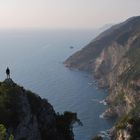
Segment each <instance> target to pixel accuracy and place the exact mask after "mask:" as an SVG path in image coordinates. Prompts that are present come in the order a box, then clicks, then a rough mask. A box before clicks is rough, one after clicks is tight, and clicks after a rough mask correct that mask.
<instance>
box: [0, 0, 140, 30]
mask: <svg viewBox="0 0 140 140" xmlns="http://www.w3.org/2000/svg"><path fill="white" fill-rule="evenodd" d="M137 15H140V0H0V28H2V29H5V28H6V29H9V28H46V29H57V28H58V29H91V28H92V29H94V28H99V27H101V26H103V25H105V24H115V23H119V22H121V21H123V20H125V19H127V18H129V17H132V16H137Z"/></svg>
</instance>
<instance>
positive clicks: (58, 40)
mask: <svg viewBox="0 0 140 140" xmlns="http://www.w3.org/2000/svg"><path fill="white" fill-rule="evenodd" d="M96 34H97V32H95V31H91V30H90V31H88V30H83V31H82V30H77V31H68V30H44V31H43V30H40V31H39V30H30V31H17V30H15V31H14V30H9V31H8V30H7V31H6V30H5V31H4V30H1V31H0V80H4V78H5V69H6V67H7V66H9V67H10V69H11V73H12V74H11V76H12V78H13V80H14V81H15V82H17V83H18V84H20V85H22V86H24V87H25V88H26V89H30V90H32V91H33V92H35V93H38V94H39V95H40V96H41V97H43V98H47V99H48V101H49V102H50V103H51V104H52V105H53V106H54V108H55V110H56V112H64V111H66V110H68V111H73V112H77V114H78V117H79V118H80V120H81V121H82V122H83V126H82V127H80V126H77V125H75V127H74V134H75V140H90V139H91V138H92V137H93V136H95V135H96V134H97V133H98V132H100V131H104V130H106V129H109V128H110V127H111V126H112V124H113V121H111V120H105V119H101V118H100V117H99V116H100V115H101V114H102V112H103V111H104V110H105V108H106V106H104V105H103V104H101V103H99V101H101V100H103V99H104V98H105V97H106V96H107V93H105V92H104V91H103V90H100V89H98V88H97V87H96V85H95V83H94V82H93V81H94V79H93V77H92V75H90V74H88V73H85V72H81V71H76V70H69V69H67V68H65V67H64V65H63V61H64V60H65V59H66V58H67V57H68V56H70V55H71V54H73V53H74V52H76V51H77V50H79V49H80V48H82V47H83V46H85V45H86V44H87V43H89V41H91V40H92V39H93V38H94V37H95V35H96ZM70 46H73V47H74V48H73V49H70Z"/></svg>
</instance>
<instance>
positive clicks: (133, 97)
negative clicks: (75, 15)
mask: <svg viewBox="0 0 140 140" xmlns="http://www.w3.org/2000/svg"><path fill="white" fill-rule="evenodd" d="M65 65H66V66H67V67H71V68H76V69H79V70H86V71H90V72H92V73H93V74H94V77H95V78H96V80H97V81H98V84H99V87H103V88H104V87H107V88H108V89H109V96H108V97H107V99H106V101H107V103H108V107H109V108H108V109H107V110H106V111H105V112H104V114H103V115H104V117H116V116H118V117H119V118H120V121H118V122H117V124H116V125H115V126H114V128H113V129H112V131H111V135H112V139H113V140H136V139H140V130H139V128H140V106H139V105H140V104H139V102H140V16H136V17H132V18H129V19H128V20H126V21H124V22H122V23H120V24H117V25H114V26H112V27H111V28H110V29H108V30H106V31H104V32H103V33H101V34H100V35H99V36H97V37H96V38H95V39H94V40H93V41H91V42H90V43H89V44H88V45H87V46H85V47H84V48H83V49H82V50H80V51H78V52H76V53H75V54H73V55H72V56H70V57H69V58H68V59H67V60H66V61H65Z"/></svg>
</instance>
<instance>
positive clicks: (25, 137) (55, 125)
mask: <svg viewBox="0 0 140 140" xmlns="http://www.w3.org/2000/svg"><path fill="white" fill-rule="evenodd" d="M76 120H78V119H77V116H76V114H75V113H70V112H65V113H64V114H62V115H60V114H56V113H55V111H54V109H53V107H52V105H51V104H49V103H48V101H47V100H46V99H41V98H40V97H39V96H38V95H36V94H34V93H32V92H31V91H27V90H25V89H24V88H23V87H20V86H18V85H17V84H15V83H14V82H13V81H12V79H6V80H5V81H4V82H1V83H0V124H3V125H4V126H5V127H6V128H7V131H8V134H9V135H10V134H13V136H14V138H15V140H73V133H72V124H73V123H74V122H75V121H76Z"/></svg>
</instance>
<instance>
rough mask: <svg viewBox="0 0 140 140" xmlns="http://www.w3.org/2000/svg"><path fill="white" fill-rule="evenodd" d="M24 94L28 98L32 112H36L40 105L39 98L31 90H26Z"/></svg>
mask: <svg viewBox="0 0 140 140" xmlns="http://www.w3.org/2000/svg"><path fill="white" fill-rule="evenodd" d="M26 95H27V98H28V100H29V103H30V107H31V111H32V113H33V114H36V113H37V112H38V110H39V108H40V106H41V98H40V97H39V96H38V95H36V94H34V93H32V92H31V91H27V92H26Z"/></svg>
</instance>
